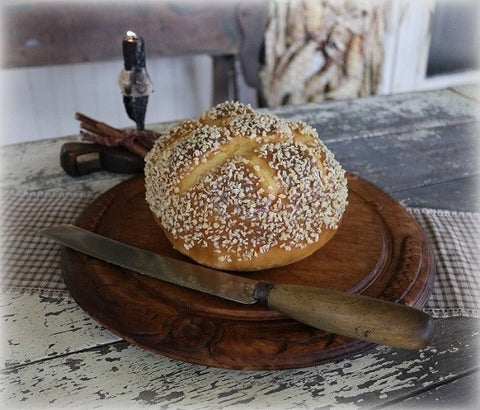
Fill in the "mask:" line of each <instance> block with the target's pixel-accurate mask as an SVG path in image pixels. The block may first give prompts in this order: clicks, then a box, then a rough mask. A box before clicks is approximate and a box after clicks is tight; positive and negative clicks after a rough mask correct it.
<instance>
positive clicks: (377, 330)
mask: <svg viewBox="0 0 480 410" xmlns="http://www.w3.org/2000/svg"><path fill="white" fill-rule="evenodd" d="M40 234H42V235H44V236H46V237H48V238H50V239H54V240H55V241H57V242H59V243H60V244H62V245H64V246H67V247H69V248H72V249H75V250H77V251H79V252H82V253H85V254H87V255H90V256H92V257H95V258H98V259H101V260H103V261H105V262H108V263H111V264H114V265H117V266H120V267H122V268H126V269H128V270H131V271H135V272H138V273H141V274H144V275H147V276H150V277H153V278H156V279H159V280H163V281H166V282H169V283H173V284H176V285H179V286H184V287H187V288H190V289H193V290H196V291H200V292H205V293H208V294H211V295H215V296H218V297H221V298H224V299H228V300H231V301H234V302H238V303H244V304H254V303H261V304H264V305H266V306H267V307H268V308H269V309H272V310H276V311H278V312H280V313H282V314H284V315H285V316H288V317H290V318H292V319H295V320H297V321H299V322H302V323H304V324H307V325H309V326H312V327H314V328H317V329H321V330H324V331H326V332H330V333H334V334H338V335H342V336H346V337H350V338H355V339H361V340H365V341H368V342H372V343H377V344H382V345H389V346H393V347H398V348H404V349H414V350H415V349H416V350H418V349H422V348H424V347H426V346H427V345H428V344H429V342H430V341H431V339H432V336H433V329H434V321H433V319H432V318H431V317H430V316H429V315H427V314H426V313H424V312H422V311H420V310H418V309H415V308H413V307H410V306H406V305H402V304H398V303H394V302H390V301H385V300H380V299H376V298H373V297H369V296H363V295H357V294H350V293H347V292H342V291H338V290H332V289H322V288H316V287H311V286H301V285H290V284H282V283H271V282H265V281H258V280H255V279H252V278H245V277H243V276H240V275H236V274H231V273H227V272H223V271H219V270H215V269H210V268H207V267H204V266H200V265H196V264H193V263H189V262H185V261H180V260H177V259H174V258H169V257H166V256H162V255H158V254H155V253H153V252H149V251H146V250H143V249H140V248H137V247H134V246H130V245H127V244H124V243H121V242H119V241H116V240H113V239H110V238H107V237H105V236H102V235H99V234H96V233H94V232H91V231H88V230H85V229H83V228H79V227H77V226H74V225H69V224H64V225H58V226H54V227H51V228H47V229H43V230H41V231H40Z"/></svg>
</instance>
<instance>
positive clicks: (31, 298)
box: [0, 293, 119, 368]
mask: <svg viewBox="0 0 480 410" xmlns="http://www.w3.org/2000/svg"><path fill="white" fill-rule="evenodd" d="M0 317H1V319H2V320H1V323H0V328H1V329H2V338H1V348H0V357H1V363H2V364H1V366H2V368H12V367H16V366H19V365H23V364H26V363H31V362H35V361H41V360H44V359H47V358H49V357H54V356H62V355H65V354H67V353H70V352H76V351H80V350H83V349H86V348H90V347H91V346H92V345H93V346H99V345H104V344H107V343H111V342H114V341H118V340H119V338H118V337H117V336H114V335H113V334H112V333H110V332H109V331H107V330H105V329H104V328H103V327H102V326H100V325H99V324H98V323H96V322H95V321H94V320H93V319H91V318H90V317H89V316H87V315H86V314H85V313H84V312H83V310H82V309H81V308H80V307H79V306H78V305H77V304H76V303H75V302H74V301H73V299H72V298H71V297H70V296H69V295H68V294H67V293H64V294H63V295H59V296H51V297H50V296H48V297H47V296H40V295H19V294H17V295H10V294H4V295H2V296H1V306H0Z"/></svg>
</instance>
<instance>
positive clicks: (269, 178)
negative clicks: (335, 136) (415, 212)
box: [145, 102, 348, 270]
mask: <svg viewBox="0 0 480 410" xmlns="http://www.w3.org/2000/svg"><path fill="white" fill-rule="evenodd" d="M145 187H146V201H147V203H148V205H149V207H150V209H151V211H152V213H153V214H154V216H155V220H156V221H157V222H159V224H160V225H161V227H162V228H163V229H164V231H165V233H166V234H167V237H168V238H169V239H170V240H171V241H172V243H173V245H174V246H175V247H176V248H177V249H178V250H179V251H180V252H182V253H184V254H186V255H188V256H191V257H192V258H193V259H195V260H197V261H198V262H199V263H202V264H205V265H208V266H212V267H215V268H220V269H232V270H257V269H265V268H268V267H272V266H279V265H284V264H287V263H291V262H293V261H296V260H299V259H302V258H304V257H306V256H308V255H310V254H311V253H313V252H314V251H315V250H316V249H318V247H319V246H322V245H323V244H324V243H325V242H326V240H328V239H329V238H330V237H331V236H332V235H333V233H334V232H335V231H336V229H337V228H338V224H339V222H340V219H341V217H342V215H343V213H344V211H345V208H346V205H347V195H348V189H347V180H346V178H345V171H344V170H343V169H342V167H341V166H340V164H339V163H338V161H336V160H335V158H334V155H333V153H332V152H331V151H329V150H328V148H327V147H326V146H325V144H324V143H323V142H322V141H321V140H320V139H319V138H318V134H317V132H316V131H315V129H314V128H312V127H311V126H309V125H307V124H305V123H303V122H294V121H287V120H285V119H283V118H280V117H278V116H275V115H272V114H259V113H256V112H255V111H254V110H253V109H252V108H251V107H250V106H248V105H244V104H241V103H238V102H225V103H222V104H219V105H217V106H215V107H213V108H212V109H210V110H208V111H206V112H204V113H203V114H202V115H201V116H200V117H199V119H198V120H187V121H184V122H183V123H181V124H179V125H178V126H176V127H174V128H172V129H171V130H170V131H169V133H167V134H166V136H165V137H163V138H161V139H159V140H157V142H156V143H155V145H154V147H153V148H152V150H151V151H150V152H149V153H148V155H147V156H146V158H145Z"/></svg>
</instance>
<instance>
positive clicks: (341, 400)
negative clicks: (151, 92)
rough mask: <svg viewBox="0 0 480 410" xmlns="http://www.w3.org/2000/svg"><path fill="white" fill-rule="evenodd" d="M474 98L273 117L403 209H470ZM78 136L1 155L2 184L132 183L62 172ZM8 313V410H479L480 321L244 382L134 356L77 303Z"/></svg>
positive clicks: (451, 93) (391, 99) (391, 102)
mask: <svg viewBox="0 0 480 410" xmlns="http://www.w3.org/2000/svg"><path fill="white" fill-rule="evenodd" d="M475 95H478V94H475V93H472V92H471V91H469V90H458V89H456V90H442V91H432V92H422V93H411V94H403V95H394V96H385V97H374V98H368V99H362V100H354V101H343V102H329V103H325V104H323V105H315V106H305V107H283V108H280V109H278V111H277V112H279V113H282V114H284V115H285V116H290V117H296V118H300V119H304V120H306V121H308V122H310V123H313V124H314V125H316V126H317V128H318V130H319V133H320V135H321V136H322V137H323V138H324V140H325V141H326V142H327V144H328V145H329V147H331V148H332V150H333V151H334V152H335V153H336V155H337V158H339V160H340V161H341V162H342V163H343V164H344V166H345V167H346V168H347V169H348V170H349V171H352V172H356V173H358V174H359V175H360V176H362V177H365V178H366V179H368V180H370V181H372V182H373V183H375V184H376V185H378V186H380V187H381V188H383V189H384V190H386V191H387V192H388V193H389V194H390V195H392V196H393V197H395V198H396V199H397V200H400V201H401V202H402V203H403V204H405V205H409V206H431V207H438V208H445V209H460V210H466V211H472V210H478V192H477V190H476V187H477V186H478V185H477V184H478V178H479V166H478V156H477V153H478V151H477V145H478V138H479V137H478V131H477V130H478V119H479V116H480V114H479V113H480V111H479V104H478V101H477V100H476V98H475ZM72 115H73V113H72ZM112 125H115V124H112ZM164 126H165V125H161V126H159V127H160V128H161V127H164ZM72 139H75V137H70V138H65V139H60V140H54V141H40V142H36V143H29V144H21V145H13V146H7V147H3V148H2V150H1V153H0V163H1V164H2V166H3V171H2V180H1V184H0V187H1V188H2V189H11V188H14V189H20V190H29V191H35V190H41V191H58V190H79V191H91V192H95V193H101V192H104V191H105V190H106V189H109V188H110V187H112V186H114V185H115V184H117V183H118V182H120V181H122V180H124V179H126V178H128V177H129V176H122V175H112V174H108V173H104V172H101V173H98V174H93V175H90V176H87V177H82V178H78V179H73V178H70V177H68V176H66V175H65V174H64V173H63V171H62V170H61V169H60V166H59V164H58V155H59V150H60V146H61V144H62V143H63V142H64V141H66V140H72ZM19 163H20V164H22V165H23V167H19V166H18V164H19ZM1 311H2V315H1V317H2V335H4V337H3V338H2V356H3V368H4V370H3V372H2V385H3V386H4V387H2V389H4V392H3V397H2V404H4V405H6V406H9V407H12V408H17V407H20V406H22V407H25V408H28V407H40V408H42V407H46V406H48V405H52V406H56V407H58V408H65V407H74V406H80V407H83V408H89V407H105V408H115V407H116V408H119V407H122V408H138V407H142V406H151V405H154V404H155V405H156V406H157V407H162V408H212V407H219V408H238V409H240V408H246V407H248V408H266V407H268V406H270V407H272V408H320V407H340V406H345V407H347V408H356V407H359V408H384V407H386V408H399V407H403V408H412V407H413V408H418V407H420V408H423V407H429V406H430V407H432V406H433V407H437V406H438V407H440V406H441V404H440V405H439V403H443V404H444V405H445V406H446V407H448V408H473V407H474V405H475V404H476V400H477V395H478V390H479V389H478V374H479V366H478V353H479V352H478V342H479V340H478V339H479V321H478V319H467V318H450V319H440V320H437V321H436V333H435V337H434V341H433V343H432V345H431V346H430V347H428V348H426V349H424V350H422V351H420V352H410V351H404V350H399V349H391V348H386V347H376V348H374V349H372V350H370V351H368V352H366V353H362V354H358V355H356V356H354V357H351V358H349V359H345V360H342V361H339V362H334V363H328V364H323V365H318V366H315V367H312V368H304V369H296V370H281V371H261V372H239V371H229V370H221V369H214V368H209V367H204V366H199V365H191V364H185V363H180V362H177V361H174V360H171V359H167V358H164V357H162V356H158V355H153V354H151V353H148V352H146V351H143V350H141V349H139V348H136V347H132V346H129V345H128V344H127V343H125V342H123V341H120V340H119V339H118V338H117V337H116V336H113V335H111V334H110V333H109V332H108V331H106V330H105V329H103V328H101V327H99V326H98V324H96V323H95V322H94V321H92V320H91V319H89V317H88V316H87V315H86V314H85V313H84V312H82V310H81V309H80V308H79V307H78V306H77V305H76V304H75V303H74V302H73V301H72V300H71V298H70V297H69V296H68V295H65V296H63V297H57V298H45V297H41V296H38V295H34V296H27V295H21V296H19V295H3V296H2V310H1Z"/></svg>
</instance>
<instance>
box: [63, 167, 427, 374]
mask: <svg viewBox="0 0 480 410" xmlns="http://www.w3.org/2000/svg"><path fill="white" fill-rule="evenodd" d="M348 180H349V205H348V208H347V210H346V212H345V215H344V217H343V219H342V222H341V225H340V228H339V230H338V232H337V233H336V235H335V236H334V237H333V239H331V240H330V242H328V243H327V244H326V245H325V246H324V247H323V248H321V249H320V250H318V251H317V252H316V253H314V254H313V255H312V256H310V257H309V258H307V259H305V260H303V261H300V262H298V263H295V264H292V265H289V266H285V267H281V268H275V269H270V270H265V271H260V272H251V273H242V275H245V276H248V277H251V278H255V279H262V280H268V281H272V282H277V283H292V284H303V285H310V286H317V287H325V288H331V289H338V290H343V291H348V292H355V293H362V294H365V295H369V296H373V297H377V298H382V299H386V300H390V301H395V302H399V303H404V304H406V305H410V306H414V307H417V308H421V307H423V306H424V305H425V303H426V301H427V299H428V296H429V295H430V292H431V290H432V286H433V279H434V263H433V257H432V253H431V249H430V247H429V244H428V242H427V239H426V237H425V235H424V233H423V231H422V230H421V228H420V227H419V225H418V224H417V222H416V221H415V220H414V219H413V218H412V217H411V216H410V215H409V214H408V213H407V212H406V210H405V209H404V208H403V207H402V206H401V205H400V204H398V203H397V202H396V201H395V200H393V199H392V198H391V197H390V196H388V195H387V194H385V193H384V192H383V191H381V190H380V189H378V188H377V187H375V186H374V185H372V184H371V183H369V182H367V181H365V180H363V179H361V178H359V177H358V176H355V175H349V176H348ZM144 195H145V191H144V180H143V176H137V177H134V178H132V179H130V180H127V181H125V182H123V183H121V184H119V185H117V186H116V187H114V188H112V189H111V190H109V191H107V192H106V193H105V194H103V195H101V196H100V197H98V198H97V199H96V200H95V201H94V202H93V203H92V204H91V205H89V206H88V207H87V208H86V209H85V210H84V212H83V213H82V215H81V216H80V217H79V218H78V220H77V221H76V223H77V225H79V226H81V227H83V228H86V229H88V230H91V231H95V232H97V233H99V234H102V235H105V236H108V237H111V238H114V239H117V240H119V241H121V242H124V243H128V244H131V245H135V246H138V247H140V248H144V249H147V250H150V251H153V252H156V253H159V254H162V255H168V256H170V257H174V258H178V259H183V260H188V259H187V258H186V257H184V256H183V255H181V254H180V253H178V252H177V251H176V250H174V249H173V248H172V246H171V245H170V243H169V242H168V240H167V239H166V237H165V236H164V234H163V232H162V230H161V229H160V228H159V227H158V225H157V224H156V223H155V222H154V220H153V218H152V216H151V214H150V211H149V209H148V207H147V204H146V202H145V199H144ZM62 270H63V277H64V280H65V283H66V285H67V287H68V289H69V290H70V292H71V294H72V296H73V297H74V298H75V300H76V301H77V303H78V304H79V305H80V306H81V307H82V308H83V309H84V310H85V311H86V312H87V313H88V314H89V315H90V316H92V317H93V318H94V319H96V320H97V321H98V322H100V323H101V324H102V325H104V326H105V327H106V328H108V329H109V330H111V331H112V332H114V333H115V334H118V335H119V336H121V337H122V338H123V339H125V340H127V341H128V342H130V343H132V344H134V345H137V346H140V347H142V348H144V349H147V350H150V351H153V352H156V353H160V354H163V355H165V356H169V357H172V358H175V359H179V360H182V361H186V362H191V363H198V364H203V365H208V366H215V367H223V368H232V369H250V370H260V369H285V368H294V367H304V366H311V365H315V364H318V363H322V362H325V361H330V360H334V359H340V358H343V357H346V356H349V355H351V354H353V353H357V352H360V351H362V350H365V349H367V348H369V347H371V346H372V345H371V344H369V343H367V342H363V341H358V340H353V339H349V338H346V337H342V336H339V335H334V334H329V333H326V332H324V331H322V330H318V329H314V328H312V327H310V326H307V325H303V324H301V323H299V322H296V321H294V320H292V319H289V318H286V317H284V316H282V315H281V314H279V313H277V312H274V311H271V310H268V309H266V308H264V307H262V306H257V305H242V304H237V303H235V302H231V301H226V300H223V299H220V298H217V297H214V296H210V295H207V294H203V293H200V292H196V291H193V290H190V289H186V288H182V287H179V286H175V285H171V284H169V283H165V282H162V281H159V280H156V279H152V278H149V277H146V276H143V275H140V274H138V273H135V272H131V271H128V270H126V269H122V268H119V267H116V266H113V265H110V264H108V263H105V262H102V261H100V260H97V259H95V258H92V257H89V256H86V255H84V254H81V253H79V252H76V251H73V250H70V249H64V251H63V258H62ZM237 274H238V273H237Z"/></svg>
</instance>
